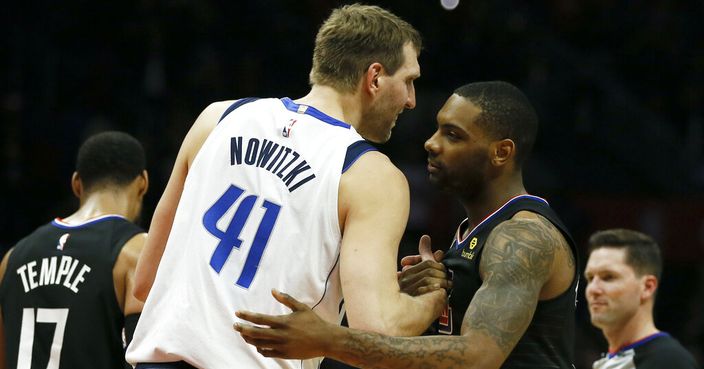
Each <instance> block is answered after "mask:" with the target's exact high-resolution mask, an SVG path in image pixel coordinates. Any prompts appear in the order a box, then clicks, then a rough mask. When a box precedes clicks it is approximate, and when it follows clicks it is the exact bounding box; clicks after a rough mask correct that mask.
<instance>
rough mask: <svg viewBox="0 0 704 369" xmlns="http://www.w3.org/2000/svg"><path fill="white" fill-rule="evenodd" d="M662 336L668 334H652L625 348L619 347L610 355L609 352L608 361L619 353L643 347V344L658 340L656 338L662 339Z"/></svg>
mask: <svg viewBox="0 0 704 369" xmlns="http://www.w3.org/2000/svg"><path fill="white" fill-rule="evenodd" d="M663 336H669V334H667V333H666V332H658V333H653V334H651V335H650V336H647V337H645V338H642V339H640V340H638V341H636V342H633V343H631V344H629V345H626V346H623V347H621V348H620V349H618V350H616V352H613V353H612V352H609V355H608V357H609V359H611V358H612V357H614V356H617V355H618V354H619V353H621V352H624V351H628V350H630V349H634V348H636V347H638V346H640V345H644V344H646V343H648V342H650V341H652V340H654V339H656V338H658V337H663Z"/></svg>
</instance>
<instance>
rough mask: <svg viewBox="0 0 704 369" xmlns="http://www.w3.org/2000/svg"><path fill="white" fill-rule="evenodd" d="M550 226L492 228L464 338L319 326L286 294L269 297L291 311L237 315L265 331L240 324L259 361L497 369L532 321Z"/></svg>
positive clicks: (527, 223) (550, 250) (550, 251)
mask: <svg viewBox="0 0 704 369" xmlns="http://www.w3.org/2000/svg"><path fill="white" fill-rule="evenodd" d="M558 237H559V236H557V235H556V232H555V230H554V227H553V226H552V225H551V224H549V223H547V222H546V221H544V220H543V219H542V218H539V217H529V218H522V217H521V218H514V219H512V220H509V221H506V222H504V223H502V224H501V225H499V226H498V227H496V228H495V229H494V230H493V231H492V233H491V235H490V236H489V239H488V240H487V243H486V244H485V249H484V251H483V254H482V260H481V263H480V272H481V274H482V279H483V281H484V282H483V284H482V287H481V288H480V289H479V290H478V291H477V293H476V294H475V296H474V298H473V299H472V301H471V303H470V305H469V308H468V310H467V313H466V314H465V318H464V321H463V322H462V336H459V337H449V336H434V337H412V338H400V337H388V336H383V335H379V334H374V333H369V332H362V331H357V330H352V329H346V328H342V327H338V326H335V325H332V324H329V323H323V322H322V320H320V319H319V318H318V317H317V316H316V315H315V314H314V313H312V311H311V310H310V309H309V308H308V307H307V306H305V305H303V304H300V303H298V302H297V301H296V300H294V299H293V298H291V297H290V296H288V295H285V294H280V293H278V292H274V297H275V298H276V299H277V300H279V301H280V302H281V303H283V304H285V305H287V306H289V307H290V308H291V309H292V310H293V311H294V312H293V314H290V315H286V316H278V317H272V316H265V315H261V314H254V313H249V312H238V313H237V315H238V316H239V317H240V318H242V319H245V320H248V321H250V322H252V323H255V324H260V325H266V326H269V327H270V328H262V327H254V326H249V325H241V324H237V325H236V326H235V329H236V330H238V331H239V332H240V333H241V334H242V336H243V338H244V339H245V340H246V341H247V342H248V343H250V344H253V345H255V346H257V349H258V350H259V352H260V353H262V354H263V355H264V356H275V357H283V358H310V357H315V356H327V357H331V358H334V359H336V360H339V361H343V362H346V363H348V364H351V365H354V366H359V367H374V368H402V369H411V368H424V369H433V368H437V369H440V368H447V369H450V368H457V367H463V368H499V367H500V366H501V364H502V363H503V362H504V361H505V360H506V358H507V357H508V355H509V353H510V352H511V350H512V349H513V347H514V346H515V345H516V343H517V342H518V340H519V339H520V338H521V336H522V335H523V333H524V332H525V330H526V329H527V327H528V324H529V323H530V321H531V319H532V317H533V313H534V312H535V308H536V305H537V303H538V299H539V296H540V293H541V289H542V287H543V285H544V284H545V283H546V282H547V281H548V278H549V276H550V274H551V270H552V269H553V268H552V266H553V264H554V258H555V254H556V250H557V249H558V248H560V247H562V243H561V241H560V240H561V239H558Z"/></svg>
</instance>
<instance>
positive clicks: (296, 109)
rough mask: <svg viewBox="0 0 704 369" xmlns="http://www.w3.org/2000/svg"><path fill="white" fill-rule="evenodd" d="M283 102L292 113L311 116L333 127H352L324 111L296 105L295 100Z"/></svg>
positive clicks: (285, 99) (284, 98)
mask: <svg viewBox="0 0 704 369" xmlns="http://www.w3.org/2000/svg"><path fill="white" fill-rule="evenodd" d="M281 102H282V103H283V104H284V106H285V107H286V109H288V110H290V111H292V112H295V113H302V114H307V115H310V116H311V117H313V118H316V119H318V120H320V121H323V122H325V123H327V124H331V125H333V126H337V127H342V128H347V129H349V128H350V127H351V126H350V125H349V124H347V123H345V122H343V121H341V120H337V119H335V118H333V117H331V116H329V115H327V114H325V113H323V112H322V111H320V110H318V109H316V108H314V107H312V106H310V105H300V104H296V103H295V102H293V100H291V99H289V98H288V97H282V98H281Z"/></svg>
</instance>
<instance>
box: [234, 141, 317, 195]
mask: <svg viewBox="0 0 704 369" xmlns="http://www.w3.org/2000/svg"><path fill="white" fill-rule="evenodd" d="M245 145H246V147H244V146H245ZM243 153H244V157H243V155H242V154H243ZM272 157H273V158H272ZM243 159H244V160H243ZM242 163H244V164H245V165H251V166H256V167H258V168H262V169H264V170H266V171H269V172H271V173H272V174H275V175H276V176H277V177H279V178H280V179H281V181H283V182H284V185H286V188H288V191H289V192H293V191H294V190H295V189H297V188H299V187H301V186H302V185H304V184H306V183H308V182H310V181H311V180H313V178H315V174H314V173H312V172H313V169H312V168H311V167H310V165H309V164H308V162H307V161H306V160H305V159H303V158H302V157H301V155H300V154H299V153H297V152H296V151H295V150H293V149H291V148H290V147H286V146H283V145H279V144H278V143H275V142H273V141H269V140H263V141H262V140H259V139H258V138H250V139H248V140H246V141H244V140H243V138H242V137H241V136H238V137H232V138H230V165H241V164H242ZM267 164H268V165H267ZM294 164H295V165H294ZM297 178H300V179H298V180H296V179H297Z"/></svg>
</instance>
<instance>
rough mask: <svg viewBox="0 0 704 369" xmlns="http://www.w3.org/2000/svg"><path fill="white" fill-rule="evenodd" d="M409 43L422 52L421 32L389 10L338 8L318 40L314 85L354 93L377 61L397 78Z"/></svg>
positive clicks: (316, 38)
mask: <svg viewBox="0 0 704 369" xmlns="http://www.w3.org/2000/svg"><path fill="white" fill-rule="evenodd" d="M408 42H410V43H411V44H412V45H413V47H414V48H415V49H416V51H417V52H420V49H421V46H422V45H421V37H420V33H418V31H417V30H416V29H415V28H413V26H411V25H410V24H409V23H408V22H406V21H404V20H403V19H401V18H399V17H398V16H396V15H394V14H392V13H391V12H389V11H387V10H384V9H382V8H380V7H378V6H372V5H361V4H352V5H345V6H343V7H340V8H337V9H335V10H333V11H332V14H330V17H328V19H327V20H325V22H323V25H322V26H320V29H319V30H318V34H317V36H316V37H315V49H314V50H313V67H312V69H311V71H310V83H311V85H315V84H317V85H325V86H330V87H333V88H335V89H336V90H339V91H342V92H352V91H354V89H355V87H357V84H358V83H359V79H360V78H361V76H362V75H363V74H364V71H365V70H366V69H367V68H368V67H369V65H371V64H372V63H376V62H378V63H381V64H382V65H383V66H384V68H385V69H386V72H387V73H388V74H389V75H393V74H394V73H396V71H397V70H398V69H399V68H400V67H401V65H402V64H403V62H404V55H403V47H404V46H405V45H406V43H408Z"/></svg>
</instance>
